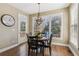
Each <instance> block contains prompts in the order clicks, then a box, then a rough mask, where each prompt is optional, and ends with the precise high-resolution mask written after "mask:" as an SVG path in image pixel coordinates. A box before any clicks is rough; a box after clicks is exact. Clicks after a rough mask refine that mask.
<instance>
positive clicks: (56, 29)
mask: <svg viewBox="0 0 79 59" xmlns="http://www.w3.org/2000/svg"><path fill="white" fill-rule="evenodd" d="M62 16H63V15H62V13H59V14H52V15H46V16H42V20H43V22H42V24H41V27H40V28H41V29H42V31H41V32H43V33H45V36H46V37H49V36H50V34H51V33H52V34H54V37H58V38H60V37H61V28H62V26H61V24H62ZM34 25H35V22H34V17H33V28H32V30H33V31H32V32H34V30H35V26H34Z"/></svg>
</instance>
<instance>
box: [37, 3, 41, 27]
mask: <svg viewBox="0 0 79 59" xmlns="http://www.w3.org/2000/svg"><path fill="white" fill-rule="evenodd" d="M38 7H39V8H38V13H37V19H36V23H37V25H40V24H41V23H42V19H41V17H40V3H38Z"/></svg>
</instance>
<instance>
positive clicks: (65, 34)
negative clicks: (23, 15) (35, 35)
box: [29, 8, 69, 43]
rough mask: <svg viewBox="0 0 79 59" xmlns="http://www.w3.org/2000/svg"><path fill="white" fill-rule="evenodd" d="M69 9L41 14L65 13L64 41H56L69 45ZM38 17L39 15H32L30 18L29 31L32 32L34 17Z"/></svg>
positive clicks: (42, 14)
mask: <svg viewBox="0 0 79 59" xmlns="http://www.w3.org/2000/svg"><path fill="white" fill-rule="evenodd" d="M68 11H69V10H68V8H63V9H58V10H51V11H47V12H43V13H41V16H45V15H51V14H56V13H63V28H62V29H63V30H62V31H63V37H62V40H59V39H58V40H55V41H54V42H56V43H68V15H69V14H68ZM34 16H37V14H32V15H30V16H29V22H30V23H29V31H30V32H32V17H34Z"/></svg>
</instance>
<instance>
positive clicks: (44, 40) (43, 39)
mask: <svg viewBox="0 0 79 59" xmlns="http://www.w3.org/2000/svg"><path fill="white" fill-rule="evenodd" d="M29 38H31V39H33V38H35V39H33V40H32V41H35V43H36V47H37V48H38V44H39V42H40V43H43V44H42V45H41V47H43V46H44V43H45V42H46V41H47V38H46V37H42V36H37V35H29ZM37 54H38V49H37V50H36V55H37ZM42 54H43V55H44V48H43V52H42Z"/></svg>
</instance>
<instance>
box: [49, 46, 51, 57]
mask: <svg viewBox="0 0 79 59" xmlns="http://www.w3.org/2000/svg"><path fill="white" fill-rule="evenodd" d="M49 52H50V56H51V46H50V47H49Z"/></svg>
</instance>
